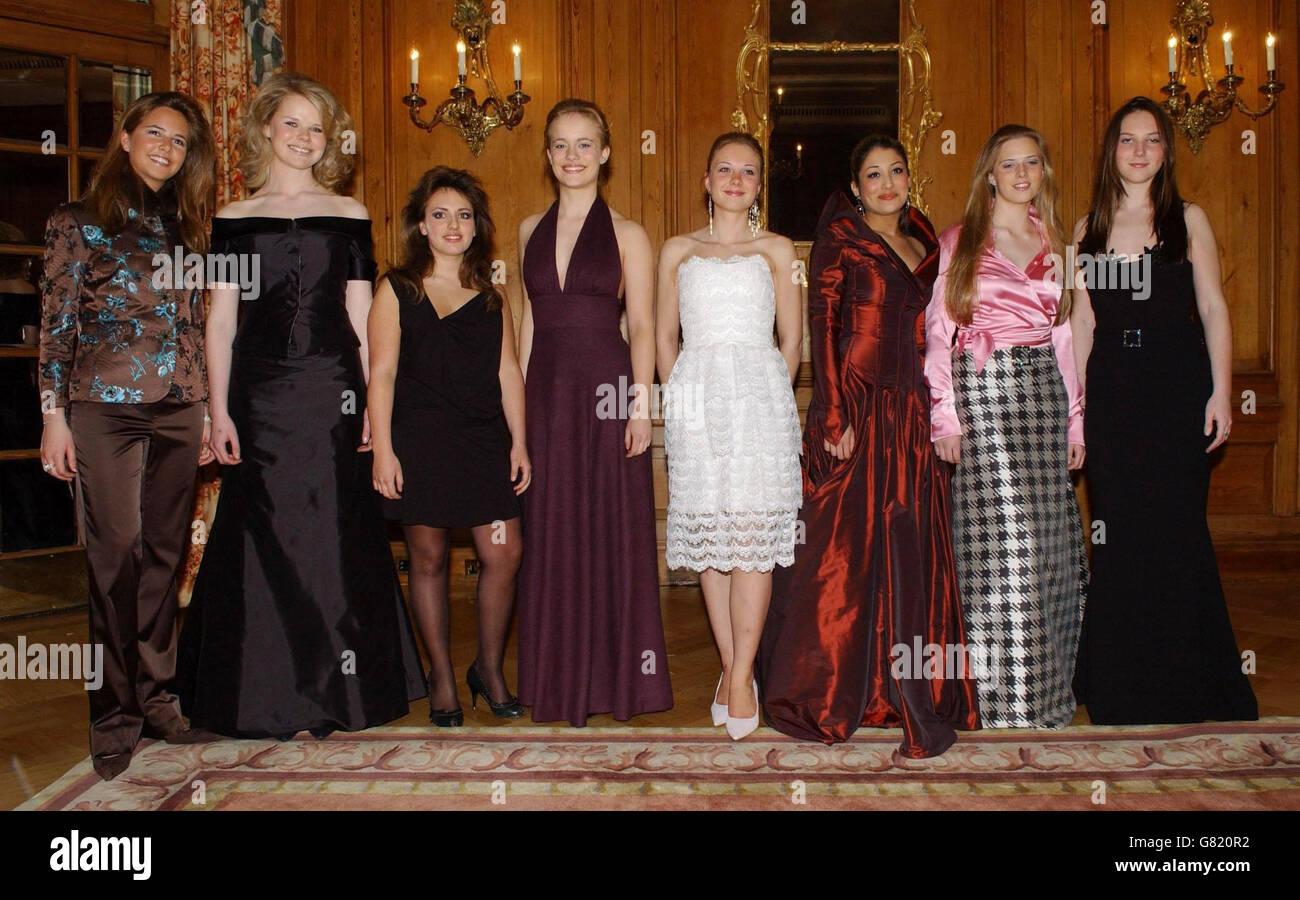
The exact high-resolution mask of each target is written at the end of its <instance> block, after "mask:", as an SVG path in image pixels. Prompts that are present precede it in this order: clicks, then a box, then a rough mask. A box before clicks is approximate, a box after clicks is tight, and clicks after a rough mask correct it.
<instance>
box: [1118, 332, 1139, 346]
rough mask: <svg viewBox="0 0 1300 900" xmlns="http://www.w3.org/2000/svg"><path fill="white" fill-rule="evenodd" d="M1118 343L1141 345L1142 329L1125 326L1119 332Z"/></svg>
mask: <svg viewBox="0 0 1300 900" xmlns="http://www.w3.org/2000/svg"><path fill="white" fill-rule="evenodd" d="M1120 343H1121V344H1122V345H1123V346H1125V347H1141V346H1142V329H1141V328H1125V329H1124V330H1123V331H1122V332H1120Z"/></svg>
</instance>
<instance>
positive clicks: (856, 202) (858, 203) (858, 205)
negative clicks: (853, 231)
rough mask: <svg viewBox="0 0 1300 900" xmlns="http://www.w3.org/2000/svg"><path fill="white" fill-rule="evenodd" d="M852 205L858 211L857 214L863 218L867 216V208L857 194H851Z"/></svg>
mask: <svg viewBox="0 0 1300 900" xmlns="http://www.w3.org/2000/svg"><path fill="white" fill-rule="evenodd" d="M853 207H854V208H855V209H856V210H857V211H858V215H860V216H862V218H864V219H865V218H866V217H867V208H866V207H865V206H863V205H862V198H861V197H859V196H858V195H857V194H854V195H853Z"/></svg>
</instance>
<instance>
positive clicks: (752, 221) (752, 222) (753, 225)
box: [749, 199, 758, 237]
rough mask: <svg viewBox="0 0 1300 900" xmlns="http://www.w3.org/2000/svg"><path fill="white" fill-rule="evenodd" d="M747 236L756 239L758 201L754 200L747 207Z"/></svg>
mask: <svg viewBox="0 0 1300 900" xmlns="http://www.w3.org/2000/svg"><path fill="white" fill-rule="evenodd" d="M749 236H750V237H758V200H757V199H755V200H754V202H753V203H752V204H750V207H749Z"/></svg>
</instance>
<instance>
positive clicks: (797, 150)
mask: <svg viewBox="0 0 1300 900" xmlns="http://www.w3.org/2000/svg"><path fill="white" fill-rule="evenodd" d="M794 155H795V159H803V144H795V145H794Z"/></svg>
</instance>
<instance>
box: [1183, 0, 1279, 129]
mask: <svg viewBox="0 0 1300 900" xmlns="http://www.w3.org/2000/svg"><path fill="white" fill-rule="evenodd" d="M1170 24H1171V25H1172V26H1173V28H1174V33H1173V35H1171V36H1170V38H1169V42H1168V47H1169V83H1168V84H1166V85H1164V86H1163V87H1162V88H1160V92H1161V93H1162V94H1164V95H1165V102H1164V107H1165V109H1167V110H1168V111H1169V115H1170V116H1172V117H1173V120H1174V123H1175V124H1176V125H1177V126H1178V128H1179V130H1181V131H1182V132H1183V134H1184V135H1186V137H1187V143H1188V145H1189V146H1191V148H1192V152H1193V153H1200V152H1201V147H1202V145H1203V144H1204V142H1205V136H1206V135H1207V134H1208V133H1209V131H1210V129H1211V128H1213V127H1214V126H1215V125H1218V124H1219V123H1221V122H1225V121H1227V119H1228V117H1229V116H1231V115H1232V111H1233V110H1234V109H1239V110H1241V111H1242V112H1243V113H1245V114H1246V115H1247V116H1249V117H1250V118H1252V119H1258V118H1260V117H1261V116H1266V115H1268V114H1269V113H1270V112H1272V111H1273V106H1274V105H1275V104H1276V103H1277V95H1278V94H1279V93H1281V91H1282V89H1283V88H1284V87H1285V86H1286V85H1284V84H1282V83H1281V82H1280V81H1278V80H1277V50H1276V44H1277V39H1276V38H1275V37H1274V36H1273V35H1271V34H1270V35H1269V36H1268V38H1267V40H1266V41H1265V50H1266V52H1267V65H1266V69H1267V71H1268V81H1266V82H1265V83H1264V84H1263V85H1261V86H1260V89H1259V92H1260V93H1261V94H1263V95H1264V96H1265V97H1267V98H1268V99H1267V100H1266V101H1265V103H1264V107H1263V109H1259V110H1252V109H1251V108H1250V107H1248V106H1247V105H1246V102H1245V101H1244V100H1242V99H1241V98H1240V97H1239V96H1237V85H1239V84H1241V83H1242V82H1243V81H1245V79H1244V78H1242V77H1241V76H1240V75H1237V74H1236V73H1235V72H1234V71H1233V61H1232V33H1231V32H1229V31H1225V32H1224V33H1223V66H1224V69H1225V74H1224V76H1223V77H1222V78H1220V79H1219V80H1218V81H1217V82H1215V81H1214V76H1213V73H1212V71H1211V69H1210V48H1209V43H1210V41H1209V31H1210V26H1211V25H1213V24H1214V17H1213V16H1211V15H1210V4H1209V0H1179V3H1178V7H1177V8H1176V9H1175V10H1174V17H1173V18H1172V19H1171V20H1170ZM1194 78H1200V79H1201V83H1202V84H1203V85H1204V87H1203V89H1202V90H1201V91H1200V92H1199V93H1197V95H1196V98H1195V99H1192V96H1191V94H1190V93H1189V92H1188V90H1187V84H1188V83H1189V82H1191V81H1192V79H1194Z"/></svg>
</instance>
